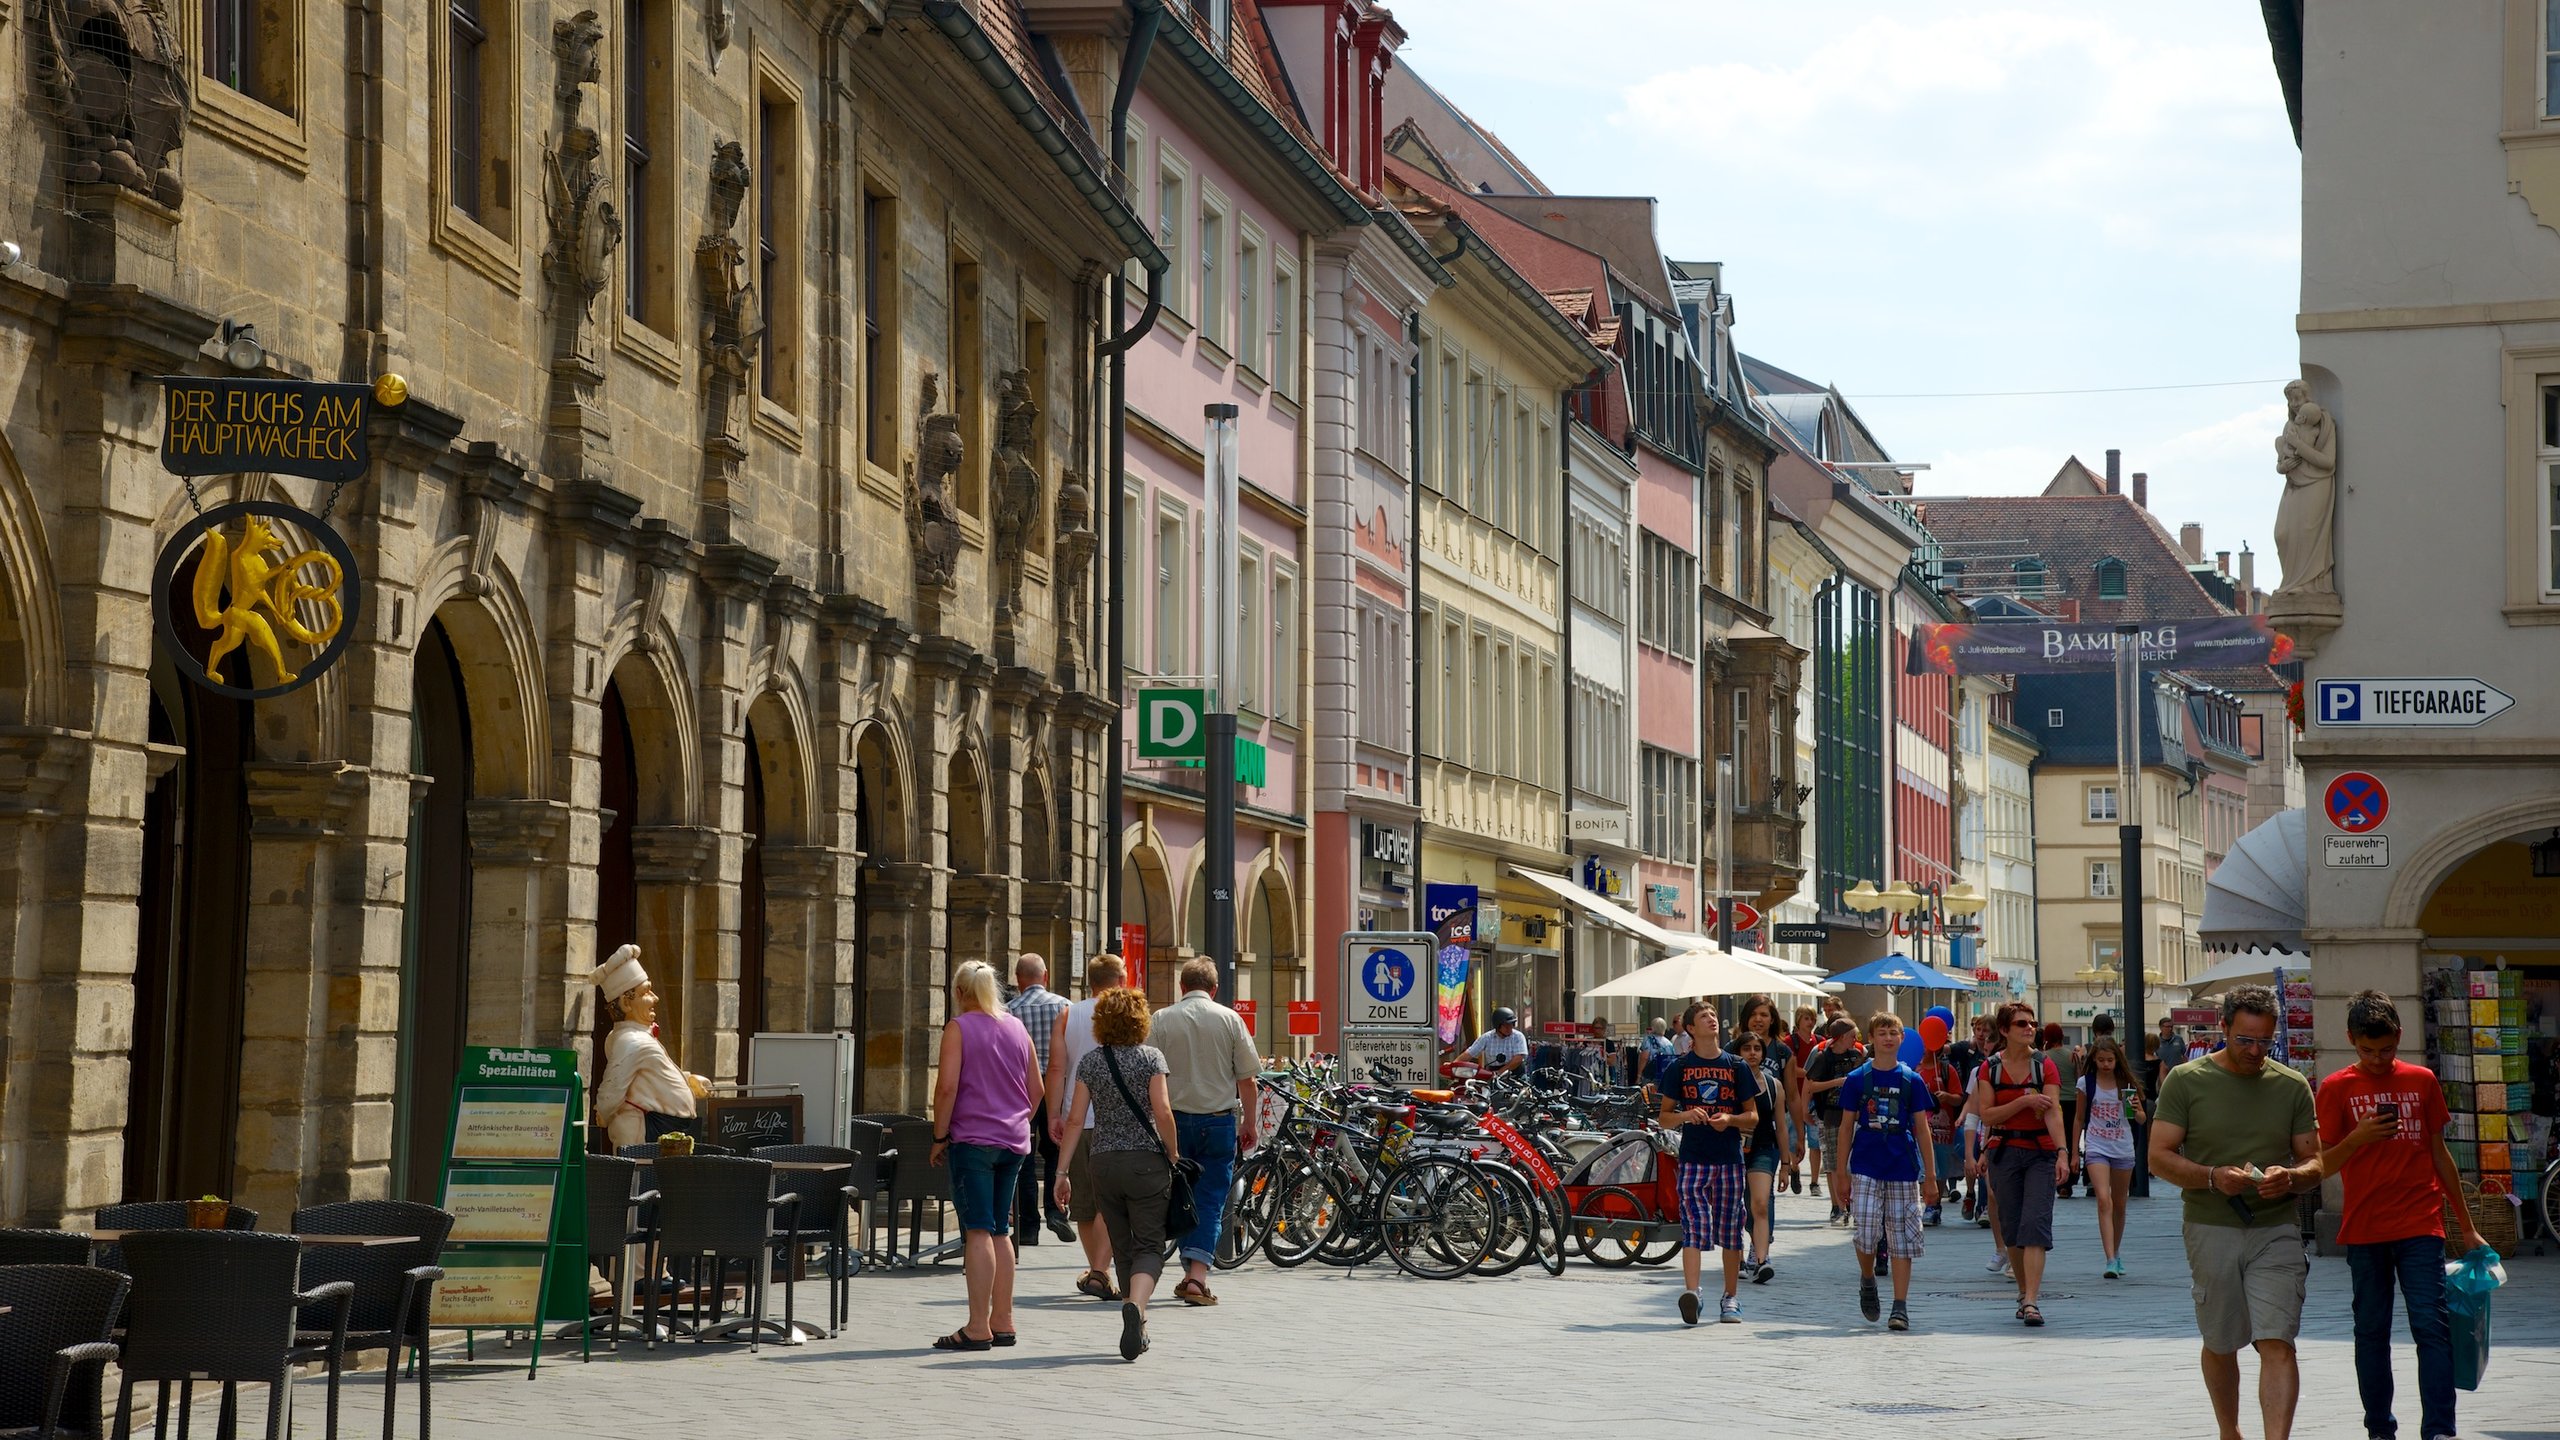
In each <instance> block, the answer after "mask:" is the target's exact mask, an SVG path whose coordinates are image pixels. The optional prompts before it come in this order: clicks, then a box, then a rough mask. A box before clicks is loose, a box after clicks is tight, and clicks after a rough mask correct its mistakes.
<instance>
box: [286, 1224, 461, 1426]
mask: <svg viewBox="0 0 2560 1440" xmlns="http://www.w3.org/2000/svg"><path fill="white" fill-rule="evenodd" d="M293 1230H294V1233H295V1234H297V1235H415V1236H416V1237H418V1238H417V1239H415V1240H413V1241H411V1242H409V1243H408V1244H405V1245H365V1246H355V1245H314V1246H310V1247H308V1248H306V1249H305V1250H304V1251H303V1255H302V1282H301V1283H302V1284H303V1286H304V1287H305V1288H307V1289H312V1290H318V1289H321V1288H323V1287H325V1286H327V1285H329V1284H330V1283H331V1282H334V1281H339V1280H343V1281H346V1282H347V1283H348V1284H350V1285H353V1286H354V1287H355V1295H354V1297H353V1298H352V1299H351V1300H349V1301H348V1303H347V1305H346V1306H345V1324H346V1333H345V1339H344V1341H343V1342H342V1343H341V1344H340V1346H339V1353H340V1354H342V1355H343V1354H345V1353H347V1352H349V1351H354V1352H359V1353H360V1352H363V1351H366V1350H381V1351H384V1352H386V1354H385V1355H384V1359H383V1366H382V1436H383V1440H391V1434H392V1430H391V1422H392V1417H393V1415H394V1414H395V1413H396V1412H397V1411H398V1409H399V1403H400V1352H401V1350H402V1349H404V1348H405V1349H407V1351H408V1352H409V1358H410V1360H411V1361H412V1362H414V1364H415V1366H416V1374H417V1377H418V1440H427V1435H428V1433H429V1430H430V1427H431V1425H432V1422H433V1419H434V1412H433V1410H432V1408H431V1406H430V1402H431V1401H432V1400H433V1399H434V1395H433V1393H432V1392H431V1391H430V1390H429V1389H428V1382H429V1377H430V1376H432V1375H433V1374H434V1368H433V1367H432V1366H430V1365H429V1364H428V1363H427V1302H428V1300H429V1299H430V1298H431V1297H432V1296H433V1295H434V1294H435V1286H436V1282H437V1281H439V1280H441V1279H443V1278H444V1270H443V1268H442V1267H441V1266H439V1265H438V1264H437V1263H436V1262H437V1261H438V1260H440V1259H442V1258H443V1256H444V1242H445V1236H446V1235H448V1234H450V1233H451V1232H452V1230H453V1216H451V1215H450V1214H447V1213H446V1212H444V1211H442V1210H439V1209H437V1208H436V1207H435V1206H433V1205H419V1204H414V1203H412V1202H410V1201H407V1200H350V1201H347V1202H345V1203H343V1204H337V1205H314V1206H311V1207H310V1208H308V1209H303V1210H296V1211H294V1212H293ZM336 1311H337V1307H335V1306H333V1305H331V1304H329V1303H327V1302H323V1303H321V1304H319V1305H306V1306H304V1307H302V1312H301V1314H300V1316H299V1317H298V1318H297V1319H296V1320H295V1322H294V1327H295V1334H294V1339H295V1343H297V1344H300V1345H317V1344H320V1343H322V1342H324V1341H326V1340H327V1339H328V1338H329V1333H330V1326H331V1324H332V1320H333V1317H334V1315H335V1314H336ZM329 1429H330V1432H331V1433H332V1434H334V1433H336V1431H337V1417H336V1416H335V1415H334V1414H332V1415H331V1417H330V1420H329Z"/></svg>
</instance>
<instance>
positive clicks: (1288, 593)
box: [1271, 561, 1298, 723]
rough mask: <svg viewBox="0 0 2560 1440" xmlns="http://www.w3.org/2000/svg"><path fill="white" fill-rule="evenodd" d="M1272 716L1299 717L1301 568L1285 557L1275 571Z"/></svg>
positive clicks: (1289, 719)
mask: <svg viewBox="0 0 2560 1440" xmlns="http://www.w3.org/2000/svg"><path fill="white" fill-rule="evenodd" d="M1271 718H1272V719H1274V720H1279V721H1282V722H1284V723H1295V722H1296V720H1297V718H1298V572H1297V571H1296V569H1294V568H1293V567H1291V566H1290V565H1289V564H1288V563H1287V562H1285V561H1274V562H1272V572H1271Z"/></svg>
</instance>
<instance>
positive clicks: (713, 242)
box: [693, 140, 764, 448]
mask: <svg viewBox="0 0 2560 1440" xmlns="http://www.w3.org/2000/svg"><path fill="white" fill-rule="evenodd" d="M748 179H749V175H748V171H747V161H746V151H745V150H744V149H743V148H742V147H741V146H740V145H739V144H738V142H737V141H735V140H723V141H721V142H720V143H719V144H717V145H715V146H714V147H712V151H711V207H710V214H709V215H708V217H707V220H708V224H707V227H706V228H705V229H704V231H703V234H702V239H701V241H700V243H699V244H697V245H696V246H695V247H694V252H693V260H694V271H695V274H696V275H697V277H698V278H699V280H700V282H701V286H702V332H701V340H702V353H703V364H704V368H705V370H706V372H707V375H708V378H709V380H710V384H709V385H708V386H707V387H706V389H707V391H708V401H709V406H710V417H709V424H708V427H707V430H708V434H707V435H706V438H707V439H712V440H723V441H728V442H732V448H735V446H734V442H735V441H736V439H737V436H738V425H737V407H738V401H739V400H740V399H741V398H742V397H743V396H744V395H745V394H746V393H747V372H748V368H749V366H750V364H751V363H752V360H753V357H754V355H755V353H756V351H757V349H758V348H759V346H760V342H761V341H762V340H763V338H764V317H763V315H762V313H761V312H760V311H759V310H758V308H757V306H756V299H755V285H754V283H753V282H752V281H750V280H748V279H747V278H746V277H747V255H746V249H745V247H744V246H742V245H741V244H739V242H738V238H737V237H736V236H735V235H733V234H731V233H730V231H731V230H733V229H734V228H736V226H737V223H738V212H739V210H740V209H741V208H743V207H744V205H745V202H746V196H747V184H748Z"/></svg>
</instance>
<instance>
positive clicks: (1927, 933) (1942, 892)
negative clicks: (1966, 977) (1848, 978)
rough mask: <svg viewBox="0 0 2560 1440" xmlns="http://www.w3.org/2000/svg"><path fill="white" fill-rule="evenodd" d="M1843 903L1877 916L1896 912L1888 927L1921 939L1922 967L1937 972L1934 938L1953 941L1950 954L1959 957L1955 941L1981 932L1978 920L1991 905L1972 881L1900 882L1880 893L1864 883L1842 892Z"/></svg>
mask: <svg viewBox="0 0 2560 1440" xmlns="http://www.w3.org/2000/svg"><path fill="white" fill-rule="evenodd" d="M1840 903H1841V904H1843V905H1846V906H1848V907H1849V908H1850V909H1852V910H1858V911H1863V912H1865V913H1867V914H1874V913H1875V912H1877V911H1879V910H1883V911H1890V912H1892V915H1893V919H1892V920H1890V921H1888V922H1887V926H1888V928H1889V929H1890V930H1892V931H1893V932H1894V933H1896V934H1905V935H1913V936H1917V937H1918V938H1919V940H1920V963H1921V964H1923V965H1927V966H1929V967H1930V968H1932V969H1935V968H1936V955H1937V951H1936V949H1935V948H1934V947H1933V946H1932V945H1931V943H1930V942H1931V939H1932V937H1934V936H1936V935H1938V934H1940V933H1943V934H1945V935H1947V936H1948V937H1949V939H1948V948H1947V953H1948V954H1949V955H1950V956H1952V955H1953V954H1954V953H1955V937H1958V936H1962V935H1970V934H1973V933H1975V932H1976V931H1977V930H1979V929H1980V926H1978V925H1977V924H1976V923H1975V922H1974V917H1975V916H1977V915H1980V914H1981V913H1982V910H1983V907H1984V906H1985V905H1987V904H1989V903H1990V901H1989V900H1988V899H1987V898H1986V897H1985V896H1984V895H1983V894H1982V892H1981V891H1979V890H1976V889H1974V888H1973V883H1972V882H1971V881H1968V880H1959V881H1957V882H1956V883H1955V884H1953V885H1940V884H1938V883H1937V882H1936V881H1934V880H1924V881H1921V882H1920V883H1919V884H1917V885H1914V884H1912V883H1911V882H1910V881H1908V880H1896V881H1894V882H1893V883H1892V884H1890V885H1887V886H1885V887H1884V888H1883V889H1881V890H1879V889H1877V888H1876V884H1875V882H1874V881H1872V880H1861V881H1859V882H1858V883H1857V884H1856V885H1855V886H1852V887H1851V888H1850V889H1848V890H1846V891H1844V892H1842V894H1841V896H1840Z"/></svg>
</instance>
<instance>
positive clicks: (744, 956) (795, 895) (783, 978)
mask: <svg viewBox="0 0 2560 1440" xmlns="http://www.w3.org/2000/svg"><path fill="white" fill-rule="evenodd" d="M806 737H807V731H806V729H805V728H804V726H803V725H802V724H801V720H800V716H799V715H798V714H797V713H796V711H795V709H794V707H793V705H792V704H791V697H790V696H789V695H787V694H786V693H784V692H782V691H778V690H767V691H766V692H765V693H764V694H762V695H760V696H758V697H757V698H756V701H755V703H754V704H753V705H750V706H748V707H747V745H746V762H747V763H746V771H747V773H746V777H745V778H746V805H745V809H744V818H745V823H744V825H743V827H742V828H743V829H744V832H745V839H746V854H745V859H744V863H743V864H742V865H741V867H740V870H739V896H738V901H739V915H738V920H739V923H738V1038H739V1053H740V1055H741V1056H742V1057H743V1056H744V1055H745V1054H746V1049H747V1047H746V1040H747V1037H749V1036H752V1035H755V1034H758V1033H760V1032H763V1031H768V1030H772V1031H786V1032H799V1031H804V1030H807V1029H810V1028H811V1027H812V1016H813V1015H816V1014H818V1013H819V1012H820V1011H821V1010H822V1009H823V1008H824V1006H823V1005H822V1003H821V996H820V991H821V989H822V987H823V986H825V985H826V984H827V983H828V981H829V979H830V978H831V977H827V976H822V975H819V974H817V973H816V972H815V969H814V967H813V963H812V962H813V957H814V956H815V954H816V952H817V924H818V911H817V900H818V893H819V889H820V884H821V881H822V879H823V857H821V856H820V855H819V854H818V853H817V852H815V851H813V850H812V849H811V848H810V847H809V796H810V793H811V791H812V790H813V788H814V786H813V785H812V782H811V778H810V774H809V758H808V757H809V747H808V743H807V738H806Z"/></svg>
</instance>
